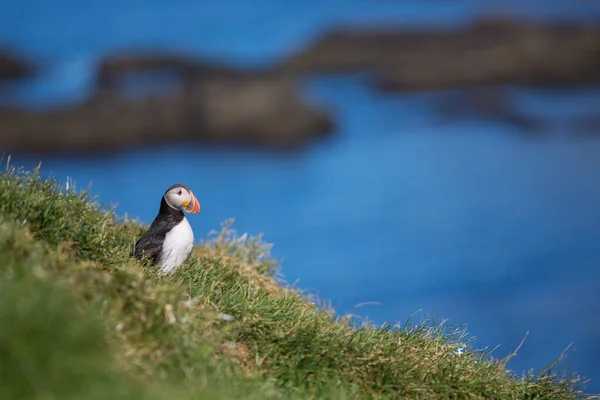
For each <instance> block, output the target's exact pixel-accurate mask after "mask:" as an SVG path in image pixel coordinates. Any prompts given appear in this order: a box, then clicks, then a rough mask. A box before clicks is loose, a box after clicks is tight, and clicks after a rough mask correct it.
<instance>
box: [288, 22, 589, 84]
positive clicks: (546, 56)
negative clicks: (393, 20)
mask: <svg viewBox="0 0 600 400" xmlns="http://www.w3.org/2000/svg"><path fill="white" fill-rule="evenodd" d="M278 70H279V71H280V72H282V73H289V74H299V73H331V72H341V71H365V70H366V71H371V72H373V73H375V76H376V80H375V82H376V85H377V87H378V88H380V89H383V90H423V89H440V88H450V87H457V86H470V85H490V84H524V85H551V84H578V83H590V82H600V26H569V25H551V26H550V25H538V24H534V23H528V22H523V21H516V20H505V19H501V18H488V19H483V20H481V21H479V22H477V23H475V24H473V25H471V26H467V27H466V28H460V29H448V30H412V31H411V30H398V29H392V28H390V29H381V28H377V29H366V28H363V29H357V28H345V29H337V30H334V31H332V32H330V33H328V34H326V35H325V36H324V37H322V38H321V39H320V40H319V41H318V42H317V43H315V44H314V45H312V46H310V47H309V48H307V49H306V50H304V51H302V52H300V53H299V54H297V55H295V56H293V57H292V58H290V59H289V60H288V61H286V62H284V63H283V64H282V65H281V66H279V68H278Z"/></svg>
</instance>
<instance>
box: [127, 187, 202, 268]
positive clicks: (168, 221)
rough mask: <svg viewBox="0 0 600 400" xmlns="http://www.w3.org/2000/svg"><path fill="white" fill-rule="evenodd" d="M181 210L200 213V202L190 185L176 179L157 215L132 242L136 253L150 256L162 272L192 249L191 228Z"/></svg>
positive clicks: (141, 257)
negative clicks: (180, 182)
mask: <svg viewBox="0 0 600 400" xmlns="http://www.w3.org/2000/svg"><path fill="white" fill-rule="evenodd" d="M184 211H185V212H188V213H191V214H198V213H200V202H199V201H198V199H197V198H196V196H194V193H192V191H191V190H190V188H189V187H187V186H185V185H182V184H179V183H178V184H175V185H173V186H171V187H170V188H168V189H167V191H166V192H165V194H164V195H163V197H162V199H161V202H160V208H159V210H158V215H157V216H156V218H154V221H152V224H151V225H150V227H149V228H148V230H147V231H146V233H144V235H143V236H142V237H141V238H140V239H139V240H138V241H137V242H136V244H135V249H134V255H135V257H136V258H137V259H140V260H141V259H144V258H149V259H150V260H151V261H152V264H153V265H156V266H158V267H159V268H158V273H159V274H161V275H165V274H170V273H171V272H173V271H175V270H176V269H177V268H178V267H180V266H181V265H182V264H183V263H184V262H186V261H187V259H188V258H189V256H190V254H191V253H192V247H193V246H194V232H193V231H192V227H191V226H190V223H189V222H188V220H187V218H186V217H185V214H184Z"/></svg>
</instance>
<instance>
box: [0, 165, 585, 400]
mask: <svg viewBox="0 0 600 400" xmlns="http://www.w3.org/2000/svg"><path fill="white" fill-rule="evenodd" d="M144 229H145V228H144V227H143V226H142V225H141V224H139V223H137V222H136V221H130V220H124V219H122V218H120V217H117V216H116V215H115V214H114V213H113V212H111V211H102V209H101V208H100V207H99V206H98V205H96V204H95V202H94V201H93V199H91V198H90V197H89V196H88V194H86V193H85V192H79V191H78V190H77V189H76V188H75V187H73V186H71V187H69V188H66V187H63V186H61V185H59V184H58V183H57V182H55V181H53V180H50V179H43V178H41V177H40V176H39V174H38V172H37V171H31V172H28V171H23V170H17V169H14V168H12V167H7V168H6V169H5V170H3V172H0V276H1V278H0V398H1V399H15V400H17V399H44V400H50V399H61V400H64V399H82V398H85V399H139V398H144V399H166V398H168V399H174V400H179V399H181V400H184V399H323V398H326V399H349V398H402V399H413V398H414V399H438V398H440V399H446V398H451V399H484V398H485V399H575V398H582V395H581V393H582V392H581V389H582V387H581V385H582V382H581V380H580V378H579V377H577V376H575V375H570V376H558V375H557V374H555V373H554V372H553V371H552V368H548V369H546V370H544V371H540V372H538V373H530V374H529V375H527V376H516V375H514V374H513V373H511V372H510V371H508V370H507V369H506V362H507V360H494V359H492V358H491V357H490V355H489V354H487V353H486V352H483V351H478V350H476V349H472V348H470V347H469V346H468V342H469V340H468V339H467V338H465V337H464V335H463V334H462V332H461V331H459V330H454V329H451V328H448V327H444V326H443V325H438V324H436V323H434V322H431V321H429V322H420V323H417V324H406V325H405V326H402V327H392V326H384V327H380V328H376V327H373V326H371V325H369V324H364V325H360V326H355V325H353V324H352V323H351V322H350V321H349V320H348V319H347V318H338V317H335V316H334V315H333V313H332V312H330V311H328V310H326V309H323V308H321V307H318V306H317V305H315V304H314V302H315V300H314V299H309V298H308V297H306V296H304V295H303V294H302V293H300V292H298V291H297V290H295V289H292V288H288V287H286V286H285V284H284V283H282V282H280V281H278V280H277V279H276V278H275V274H274V272H275V270H276V268H277V265H276V263H275V262H274V261H273V260H272V259H270V258H269V255H268V249H269V247H268V245H266V244H263V243H262V242H261V241H260V238H248V237H247V236H245V235H242V236H238V235H237V234H236V233H235V232H234V231H232V230H231V229H229V227H228V225H224V227H223V229H222V230H221V231H220V232H217V233H216V234H215V235H214V236H213V237H211V238H209V239H208V240H206V241H205V242H203V243H202V244H201V245H200V246H198V247H197V248H196V249H195V252H194V256H193V257H192V258H191V260H190V261H189V262H188V263H187V264H186V266H185V267H182V268H181V269H180V270H179V271H178V272H177V273H176V274H174V275H173V276H169V277H164V278H163V277H158V276H157V275H156V274H155V273H154V272H153V269H152V267H151V266H148V265H142V264H141V263H138V262H137V261H136V260H134V259H132V258H131V257H130V254H131V251H132V248H133V245H134V243H135V241H136V239H137V238H138V237H139V236H140V235H141V233H142V232H143V230H144ZM465 342H466V343H467V344H466V350H465V351H462V346H464V343H465ZM459 347H461V351H458V349H459ZM557 356H558V355H557Z"/></svg>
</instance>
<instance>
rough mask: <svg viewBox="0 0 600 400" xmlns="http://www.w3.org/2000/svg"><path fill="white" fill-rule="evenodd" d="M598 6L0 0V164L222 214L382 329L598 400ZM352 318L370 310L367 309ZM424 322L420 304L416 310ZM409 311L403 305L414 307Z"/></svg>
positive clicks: (315, 287)
mask: <svg viewBox="0 0 600 400" xmlns="http://www.w3.org/2000/svg"><path fill="white" fill-rule="evenodd" d="M599 17H600V3H598V2H596V1H591V0H590V1H586V0H554V1H552V2H549V1H547V0H543V1H541V0H540V1H535V0H530V1H516V0H515V1H512V0H504V1H501V2H494V1H491V0H489V1H487V0H430V1H419V0H415V1H401V0H371V1H367V0H345V1H338V0H322V1H318V2H317V1H297V0H288V1H275V0H255V1H252V2H245V1H242V0H229V1H221V2H201V1H189V0H176V1H173V0H171V1H164V0H145V1H133V0H120V1H113V0H102V1H96V0H93V1H86V2H80V1H74V0H65V1H62V2H60V4H58V2H48V1H41V0H31V1H28V2H17V1H13V2H5V3H3V5H2V11H1V12H0V152H3V153H5V154H12V157H13V158H12V162H13V163H14V164H17V165H19V164H20V165H24V166H26V167H28V168H33V167H35V166H36V165H37V164H38V163H39V162H40V161H41V162H42V171H43V172H44V174H52V175H54V176H55V177H57V178H58V179H59V180H60V181H66V180H67V178H69V179H71V180H74V181H75V182H76V184H77V186H79V187H80V188H85V187H88V186H89V187H90V189H91V191H92V193H94V194H96V195H98V197H99V200H100V201H101V202H102V203H103V204H106V205H110V204H111V203H114V204H117V213H119V214H120V215H128V216H130V217H135V218H139V219H140V220H141V221H143V222H145V223H150V222H151V221H152V219H153V218H154V216H155V215H156V212H157V209H158V205H159V202H160V197H161V195H162V194H163V192H164V190H165V189H166V188H167V187H168V186H170V185H171V184H173V183H177V182H181V183H185V184H187V185H189V186H190V187H191V188H192V190H193V191H194V193H195V194H196V195H197V196H198V197H199V199H200V201H201V203H202V214H201V215H200V216H198V217H191V218H189V219H190V222H191V224H192V227H193V228H194V231H195V233H196V238H197V240H200V239H201V238H205V237H206V236H207V234H208V232H209V231H211V230H213V229H218V228H219V226H220V223H221V222H223V221H224V220H226V219H227V218H230V217H234V218H235V219H236V222H235V224H234V227H235V228H237V230H238V231H240V232H248V233H250V234H258V233H263V234H264V240H266V241H268V242H272V243H274V244H275V246H274V248H273V254H274V256H275V257H276V258H278V259H280V260H282V268H281V274H282V275H283V276H284V278H285V280H286V281H287V282H289V283H290V284H293V285H295V286H297V287H299V288H301V289H303V290H305V291H306V292H308V293H312V294H315V295H317V296H319V297H320V298H322V299H325V300H326V301H328V302H329V304H330V305H331V306H332V307H333V308H334V309H335V310H336V311H337V312H338V313H340V314H345V313H353V314H355V315H356V316H357V318H359V319H368V320H370V321H373V322H374V323H376V324H381V323H384V322H388V323H404V322H405V321H406V320H407V319H408V318H409V317H411V316H413V318H414V319H415V320H418V319H419V318H421V317H426V316H427V315H428V314H429V313H430V312H433V313H434V314H435V316H436V318H439V319H447V320H448V323H449V324H451V325H464V326H466V328H467V330H468V332H469V333H470V335H473V336H475V337H476V338H477V339H476V341H475V343H474V345H475V346H477V347H480V348H481V347H489V348H494V347H496V346H497V345H500V347H499V348H498V349H497V350H495V351H494V353H493V354H495V355H496V356H498V357H502V356H506V355H508V354H509V353H510V352H511V351H512V350H514V349H515V348H516V347H517V346H518V344H519V343H520V342H521V340H522V339H523V337H524V336H525V335H526V333H527V332H529V337H528V338H527V340H526V342H525V344H524V345H523V347H522V348H521V349H520V351H519V353H518V356H517V357H515V358H513V359H512V360H511V362H510V363H509V367H510V368H512V369H514V370H515V371H517V372H519V373H520V372H522V371H526V370H529V369H532V368H533V369H536V370H538V369H540V368H542V367H544V366H546V365H548V364H549V363H551V362H552V361H554V360H555V359H556V358H557V357H558V356H559V355H560V354H561V353H562V352H563V350H565V348H566V347H567V346H568V345H569V344H570V343H573V346H572V347H571V348H570V350H569V352H568V353H567V360H568V361H570V365H566V363H564V364H562V365H561V368H565V367H567V366H568V367H569V368H570V369H571V370H574V371H576V372H578V373H580V374H582V375H584V376H585V377H587V378H592V379H594V380H593V381H592V382H591V383H590V385H589V386H588V391H589V392H596V393H597V392H600V364H599V363H598V359H600V207H599V206H598V205H599V204H600V177H599V174H600V19H599ZM361 304H362V306H360V305H361ZM420 310H421V311H420ZM415 313H416V314H415Z"/></svg>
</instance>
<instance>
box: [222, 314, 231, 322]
mask: <svg viewBox="0 0 600 400" xmlns="http://www.w3.org/2000/svg"><path fill="white" fill-rule="evenodd" d="M219 318H221V319H222V320H223V321H227V322H231V321H235V317H234V316H233V315H229V314H224V313H221V314H219Z"/></svg>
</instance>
